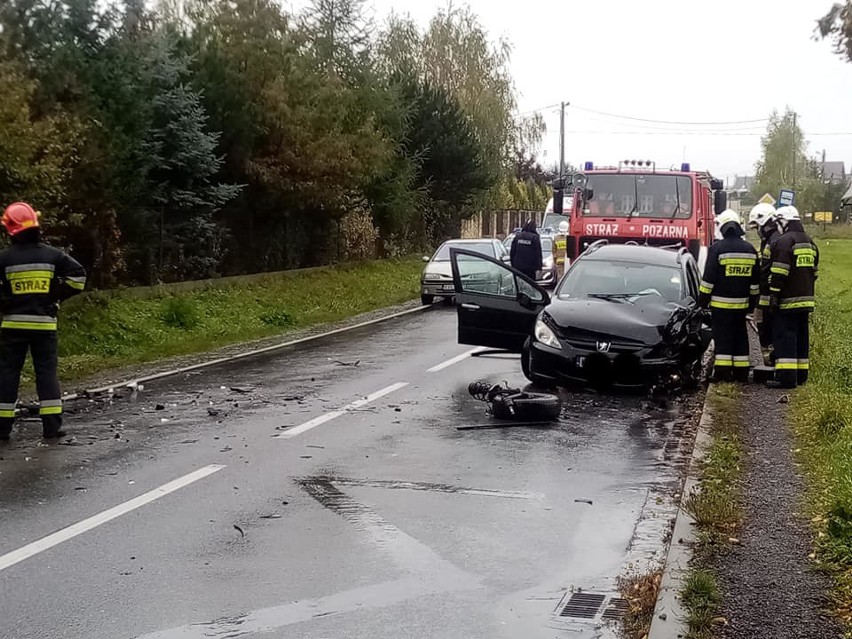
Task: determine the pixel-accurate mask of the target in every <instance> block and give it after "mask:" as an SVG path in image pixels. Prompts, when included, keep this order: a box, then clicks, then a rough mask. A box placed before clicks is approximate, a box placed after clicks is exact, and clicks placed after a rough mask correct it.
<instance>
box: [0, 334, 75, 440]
mask: <svg viewBox="0 0 852 639" xmlns="http://www.w3.org/2000/svg"><path fill="white" fill-rule="evenodd" d="M27 352H30V353H31V354H32V358H33V368H34V369H35V376H36V391H37V392H38V399H39V415H40V417H41V423H42V429H43V432H44V435H45V436H46V437H50V436H53V435H56V434H57V433H58V432H59V429H60V428H61V427H62V394H61V392H60V390H59V378H58V375H57V364H58V362H59V357H58V353H57V339H56V331H27V330H17V329H5V330H2V331H0V436H3V437H8V436H9V433H10V432H11V431H12V424H13V423H14V421H15V404H16V403H17V401H18V387H19V385H20V382H21V369H22V368H23V367H24V361H25V360H26V358H27Z"/></svg>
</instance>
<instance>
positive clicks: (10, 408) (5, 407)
mask: <svg viewBox="0 0 852 639" xmlns="http://www.w3.org/2000/svg"><path fill="white" fill-rule="evenodd" d="M14 417H15V402H12V403H11V404H0V419H10V418H14Z"/></svg>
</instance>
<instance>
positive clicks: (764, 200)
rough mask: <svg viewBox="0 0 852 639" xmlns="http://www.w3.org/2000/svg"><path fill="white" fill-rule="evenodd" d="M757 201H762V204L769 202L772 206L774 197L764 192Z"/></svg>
mask: <svg viewBox="0 0 852 639" xmlns="http://www.w3.org/2000/svg"><path fill="white" fill-rule="evenodd" d="M758 202H761V203H763V204H771V205H772V206H775V198H774V197H772V196H771V195H769V193H764V194H763V195H762V196H761V197H760V199H759V200H758Z"/></svg>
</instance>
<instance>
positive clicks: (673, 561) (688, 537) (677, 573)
mask: <svg viewBox="0 0 852 639" xmlns="http://www.w3.org/2000/svg"><path fill="white" fill-rule="evenodd" d="M709 394H710V389H708V391H707V395H705V397H704V406H703V407H702V409H701V419H700V420H699V422H698V430H697V432H696V434H695V444H694V446H693V448H692V456H691V457H690V460H689V467H688V468H687V471H686V479H685V480H684V483H683V489H682V490H681V495H680V504H679V505H678V510H677V517H675V524H674V528H673V530H672V536H671V541H669V548H668V552H667V553H666V562H665V565H664V566H663V576H662V579H661V580H660V590H659V593H658V594H657V603H656V605H655V606H654V616H653V617H652V618H651V628H650V629H649V630H648V635H647V639H678V638H680V637H684V636H685V635H686V629H687V628H686V617H687V611H686V608H685V607H684V605H683V602H682V601H681V597H680V593H681V591H682V590H683V585H684V581H685V579H686V575H687V574H688V573H689V570H690V566H689V564H690V561H691V560H692V547H693V544H694V542H695V540H696V537H695V520H694V519H693V518H692V516H691V515H690V514H689V513H688V512H686V510H685V509H684V503H685V502H686V500H687V498H688V496H689V494H690V493H691V492H692V490H693V489H694V488H695V487H697V486H698V484H699V476H698V475H699V473H700V468H699V465H700V462H701V460H702V459H703V458H704V456H705V454H706V453H707V449H708V448H709V446H710V443H711V442H712V436H711V434H710V426H711V424H712V423H713V417H712V415H711V414H710V407H709V405H708V403H707V397H708V396H709Z"/></svg>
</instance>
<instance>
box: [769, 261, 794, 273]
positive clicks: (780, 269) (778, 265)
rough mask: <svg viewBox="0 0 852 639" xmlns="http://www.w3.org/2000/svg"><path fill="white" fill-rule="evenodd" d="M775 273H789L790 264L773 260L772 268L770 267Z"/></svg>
mask: <svg viewBox="0 0 852 639" xmlns="http://www.w3.org/2000/svg"><path fill="white" fill-rule="evenodd" d="M769 270H770V271H771V272H772V273H774V274H775V275H789V274H790V265H789V264H784V262H772V268H770V269H769Z"/></svg>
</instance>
